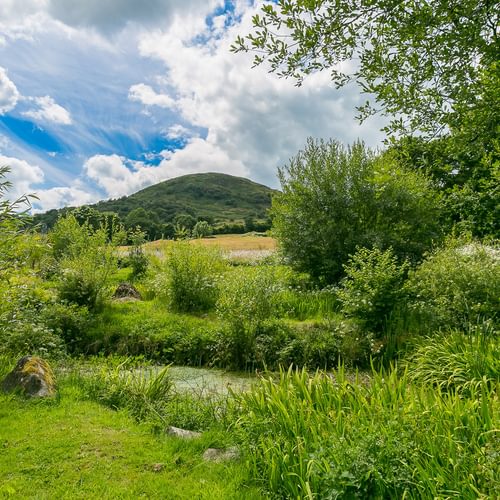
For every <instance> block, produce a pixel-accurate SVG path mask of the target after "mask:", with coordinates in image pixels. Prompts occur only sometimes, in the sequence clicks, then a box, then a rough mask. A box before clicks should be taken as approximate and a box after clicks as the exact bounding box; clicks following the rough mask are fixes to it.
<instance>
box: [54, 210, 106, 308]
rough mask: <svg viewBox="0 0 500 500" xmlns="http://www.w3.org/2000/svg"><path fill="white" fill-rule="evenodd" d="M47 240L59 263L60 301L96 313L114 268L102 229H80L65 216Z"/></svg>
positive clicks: (72, 218)
mask: <svg viewBox="0 0 500 500" xmlns="http://www.w3.org/2000/svg"><path fill="white" fill-rule="evenodd" d="M49 238H50V240H51V241H52V244H53V246H54V254H55V256H56V257H57V258H58V261H59V262H58V276H57V283H56V286H57V290H58V292H59V296H60V298H61V300H63V301H67V302H72V303H75V304H77V305H79V306H86V307H88V308H89V310H93V309H99V308H100V307H101V306H102V304H103V301H104V299H105V298H106V297H107V296H108V295H109V289H108V279H109V276H110V274H111V272H112V271H113V270H114V269H115V268H116V257H115V256H114V254H113V245H112V244H110V243H109V241H108V234H107V231H106V229H105V228H101V229H98V230H96V231H95V230H93V229H92V228H91V227H90V226H89V225H88V224H87V223H85V224H83V225H82V226H80V224H78V222H77V221H76V219H75V217H74V216H72V215H68V216H67V217H63V218H60V219H59V220H58V222H57V224H56V226H55V227H54V231H53V232H52V233H51V234H50V235H49Z"/></svg>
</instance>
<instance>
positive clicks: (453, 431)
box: [236, 369, 500, 499]
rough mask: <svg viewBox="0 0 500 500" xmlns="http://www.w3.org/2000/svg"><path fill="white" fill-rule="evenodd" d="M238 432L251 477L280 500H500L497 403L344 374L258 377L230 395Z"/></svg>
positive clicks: (397, 380)
mask: <svg viewBox="0 0 500 500" xmlns="http://www.w3.org/2000/svg"><path fill="white" fill-rule="evenodd" d="M237 404H238V405H239V406H240V413H239V420H238V422H237V424H236V432H238V433H239V434H240V437H241V440H242V442H243V444H244V446H245V448H246V450H247V452H248V454H249V457H250V460H249V464H250V466H251V467H252V469H253V472H254V474H256V475H257V476H258V477H260V478H261V480H262V482H263V484H264V485H265V486H266V488H267V489H268V491H269V493H270V494H271V495H273V496H276V497H280V498H309V499H313V498H438V497H447V498H477V496H484V497H494V496H496V495H498V492H499V489H500V484H499V483H498V480H497V476H498V472H500V471H499V466H498V463H496V458H495V457H497V454H498V453H499V451H500V449H499V446H498V439H497V435H496V433H497V431H496V429H497V428H498V411H499V402H498V398H497V397H496V395H495V392H494V389H491V390H490V389H488V388H487V386H486V384H481V386H480V388H479V389H478V390H476V389H473V390H472V391H471V394H470V398H462V397H459V396H457V395H454V394H451V395H450V394H446V393H444V394H440V393H439V392H437V391H435V390H434V389H433V388H432V387H425V386H422V387H421V386H418V385H413V384H410V383H409V380H408V376H407V375H405V374H403V375H402V376H401V377H398V374H397V372H396V371H392V372H388V373H380V374H377V373H374V374H373V376H372V380H370V381H369V382H366V383H362V382H361V381H360V380H359V379H358V380H355V381H354V383H353V381H352V380H349V379H348V378H347V377H346V376H345V374H344V372H343V370H342V369H339V370H337V371H336V372H334V373H333V374H323V373H316V374H314V375H312V376H309V375H308V374H307V372H306V371H305V370H301V371H299V370H297V371H292V370H291V369H290V370H289V371H288V372H280V375H279V378H278V379H277V380H273V379H272V378H264V379H262V380H261V381H260V384H259V385H257V386H254V388H253V389H252V390H251V391H249V392H247V393H244V394H241V395H240V396H238V398H237Z"/></svg>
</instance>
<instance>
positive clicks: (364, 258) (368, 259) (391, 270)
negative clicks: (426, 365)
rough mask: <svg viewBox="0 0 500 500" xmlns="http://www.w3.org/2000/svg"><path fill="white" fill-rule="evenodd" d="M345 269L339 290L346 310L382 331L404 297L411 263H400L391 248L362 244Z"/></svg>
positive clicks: (351, 315)
mask: <svg viewBox="0 0 500 500" xmlns="http://www.w3.org/2000/svg"><path fill="white" fill-rule="evenodd" d="M344 269H345V274H346V276H345V278H344V279H343V280H342V282H341V286H340V289H339V291H338V298H339V300H340V303H341V308H342V311H343V313H344V314H345V315H346V316H349V317H353V318H356V319H358V320H360V321H361V322H362V323H363V324H365V325H366V326H367V328H368V329H369V330H371V331H372V332H378V333H380V332H381V331H382V329H383V327H384V325H385V323H386V321H387V318H388V316H389V315H390V314H391V312H392V311H393V310H394V308H395V306H396V305H397V304H398V302H399V301H400V300H401V299H402V297H403V289H402V287H403V282H404V279H405V277H406V274H407V270H408V265H407V264H406V263H405V264H402V265H400V264H398V262H397V259H396V257H395V255H394V254H393V252H392V250H391V249H388V250H385V251H382V250H380V249H379V248H373V249H368V248H358V249H357V251H356V253H355V254H354V255H352V256H351V258H350V259H349V262H348V263H347V264H346V265H345V266H344Z"/></svg>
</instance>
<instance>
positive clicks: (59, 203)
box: [33, 186, 99, 213]
mask: <svg viewBox="0 0 500 500" xmlns="http://www.w3.org/2000/svg"><path fill="white" fill-rule="evenodd" d="M36 195H37V197H38V200H34V201H33V207H34V210H33V211H34V212H35V213H36V212H46V211H47V210H51V209H53V208H61V207H78V206H81V205H88V204H90V203H95V202H96V201H97V200H98V199H99V196H97V195H96V194H95V193H92V192H89V191H87V190H82V189H79V188H78V187H75V186H72V187H54V188H50V189H42V190H39V191H38V192H37V193H36Z"/></svg>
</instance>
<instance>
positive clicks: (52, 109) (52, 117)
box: [23, 95, 72, 125]
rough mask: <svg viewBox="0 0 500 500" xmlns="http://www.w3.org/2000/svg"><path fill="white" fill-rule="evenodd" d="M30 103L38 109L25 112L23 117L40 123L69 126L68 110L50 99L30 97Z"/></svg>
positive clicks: (47, 97)
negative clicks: (33, 103) (32, 102)
mask: <svg viewBox="0 0 500 500" xmlns="http://www.w3.org/2000/svg"><path fill="white" fill-rule="evenodd" d="M28 99H29V100H30V101H34V102H35V103H36V104H37V106H38V109H37V110H32V111H26V112H24V113H23V115H24V116H27V117H29V118H33V119H34V120H36V121H40V122H44V121H47V122H53V123H58V124H61V125H71V123H72V120H71V115H70V114H69V112H68V110H66V109H65V108H63V107H62V106H60V105H59V104H57V103H56V102H55V101H54V99H52V97H50V96H48V95H46V96H44V97H30V98H28Z"/></svg>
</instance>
